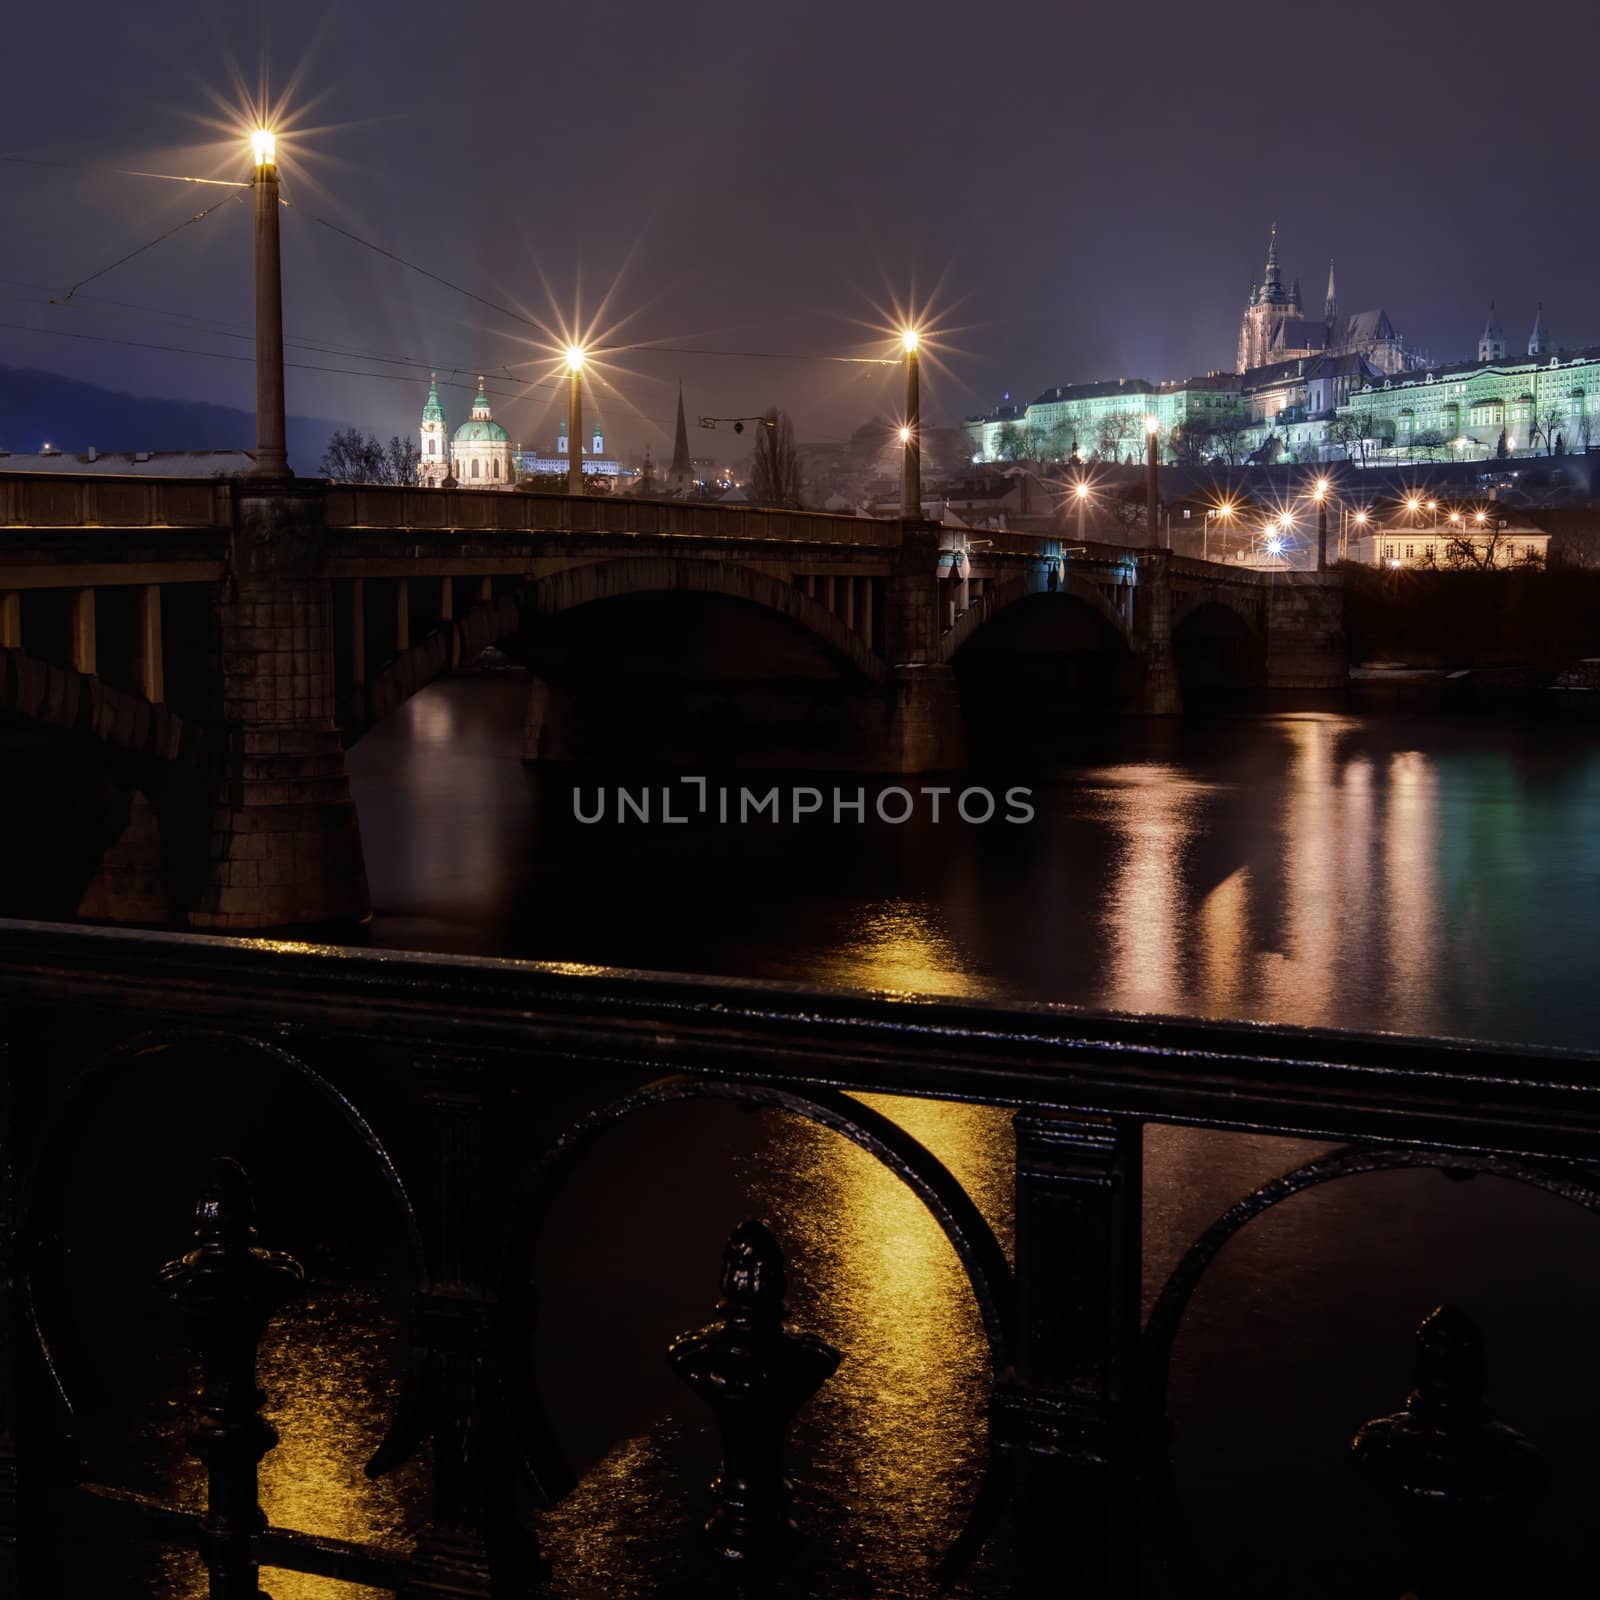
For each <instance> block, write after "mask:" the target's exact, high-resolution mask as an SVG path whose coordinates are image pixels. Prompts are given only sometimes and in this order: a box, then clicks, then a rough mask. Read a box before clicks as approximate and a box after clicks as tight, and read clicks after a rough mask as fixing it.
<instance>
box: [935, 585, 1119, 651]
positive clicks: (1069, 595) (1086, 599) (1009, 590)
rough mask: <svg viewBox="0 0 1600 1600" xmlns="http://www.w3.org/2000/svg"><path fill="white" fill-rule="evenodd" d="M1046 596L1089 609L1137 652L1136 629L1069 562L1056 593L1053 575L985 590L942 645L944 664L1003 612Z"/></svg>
mask: <svg viewBox="0 0 1600 1600" xmlns="http://www.w3.org/2000/svg"><path fill="white" fill-rule="evenodd" d="M1045 594H1054V595H1057V596H1059V597H1060V598H1061V599H1063V600H1070V601H1078V602H1080V603H1082V604H1083V605H1086V606H1088V607H1089V608H1090V610H1092V611H1094V612H1095V613H1096V614H1097V615H1098V616H1099V617H1100V619H1101V620H1102V621H1104V622H1105V623H1107V624H1109V626H1110V627H1111V628H1112V629H1113V630H1114V631H1115V633H1116V634H1117V636H1118V637H1119V638H1120V639H1121V640H1122V642H1123V644H1125V645H1126V646H1127V647H1128V648H1129V649H1130V650H1131V649H1132V648H1133V629H1132V627H1131V626H1130V625H1129V623H1128V621H1127V619H1126V617H1124V616H1123V614H1122V613H1121V611H1119V610H1118V608H1117V607H1116V606H1115V605H1113V604H1112V602H1111V601H1110V600H1108V599H1107V598H1106V595H1105V592H1104V590H1103V589H1102V587H1101V585H1099V584H1098V583H1095V582H1094V581H1093V580H1092V579H1090V578H1086V577H1084V576H1083V575H1082V574H1081V573H1077V572H1074V571H1073V570H1072V567H1071V564H1070V562H1069V564H1068V567H1067V572H1066V576H1065V578H1064V579H1062V580H1061V582H1060V583H1059V585H1058V587H1056V588H1055V589H1051V587H1050V581H1049V574H1048V572H1045V571H1037V572H1025V573H1019V574H1017V575H1016V576H1015V577H1012V578H1007V579H1005V580H1004V581H1002V582H1000V583H997V584H995V585H994V586H993V587H990V588H985V590H984V592H983V593H982V594H981V595H979V596H978V598H977V600H976V601H975V602H974V603H973V604H972V605H971V606H970V607H969V608H968V609H967V610H966V611H964V612H962V614H961V615H960V616H959V617H957V618H956V621H955V626H954V627H952V628H950V629H949V630H948V631H947V632H946V633H945V635H944V637H943V638H942V639H941V640H940V641H939V658H940V660H942V661H944V662H945V663H946V664H949V663H950V662H952V661H954V659H955V657H956V656H957V654H958V653H959V652H960V651H961V650H962V649H963V648H964V647H965V646H966V645H967V644H969V643H970V642H971V641H972V638H973V636H974V635H975V634H976V633H978V632H979V631H980V630H981V629H982V628H983V627H984V626H985V625H986V624H988V623H990V622H992V621H993V620H994V619H995V617H997V616H998V615H999V614H1000V613H1001V612H1002V611H1006V610H1008V609H1009V608H1010V607H1012V606H1014V605H1016V604H1017V602H1018V601H1020V600H1027V599H1030V598H1032V597H1033V596H1035V595H1045Z"/></svg>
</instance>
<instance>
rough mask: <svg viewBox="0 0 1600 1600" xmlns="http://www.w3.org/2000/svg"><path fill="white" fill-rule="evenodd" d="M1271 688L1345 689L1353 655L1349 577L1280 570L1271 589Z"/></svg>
mask: <svg viewBox="0 0 1600 1600" xmlns="http://www.w3.org/2000/svg"><path fill="white" fill-rule="evenodd" d="M1266 614H1267V668H1266V682H1267V688H1268V689H1279V690H1289V691H1304V690H1344V689H1347V688H1348V687H1349V685H1350V657H1349V650H1348V646H1347V644H1346V641H1345V633H1344V576H1343V574H1342V573H1339V572H1336V571H1324V572H1280V573H1278V574H1276V575H1275V580H1274V582H1273V585H1272V587H1271V588H1270V589H1269V590H1268V591H1267V604H1266Z"/></svg>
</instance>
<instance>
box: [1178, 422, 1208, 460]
mask: <svg viewBox="0 0 1600 1600" xmlns="http://www.w3.org/2000/svg"><path fill="white" fill-rule="evenodd" d="M1167 449H1168V451H1169V453H1170V454H1171V456H1172V459H1173V460H1174V461H1175V462H1176V463H1177V464H1178V465H1179V466H1183V467H1197V466H1199V465H1200V463H1201V462H1202V461H1204V460H1205V459H1206V457H1207V456H1208V455H1211V454H1214V453H1215V450H1216V440H1215V436H1214V435H1213V434H1212V433H1211V432H1210V430H1209V429H1207V428H1206V427H1205V426H1204V425H1203V424H1201V423H1199V422H1185V423H1182V424H1180V425H1179V426H1178V427H1176V428H1174V429H1173V430H1172V433H1171V435H1170V436H1169V439H1168V443H1167Z"/></svg>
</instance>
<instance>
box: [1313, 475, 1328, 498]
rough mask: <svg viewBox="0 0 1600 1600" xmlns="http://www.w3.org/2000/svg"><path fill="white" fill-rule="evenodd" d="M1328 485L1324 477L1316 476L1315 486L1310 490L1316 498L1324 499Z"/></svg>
mask: <svg viewBox="0 0 1600 1600" xmlns="http://www.w3.org/2000/svg"><path fill="white" fill-rule="evenodd" d="M1329 487H1330V485H1329V483H1328V480H1327V479H1326V478H1318V479H1317V485H1316V488H1314V489H1313V490H1312V491H1311V492H1312V495H1313V496H1314V497H1315V498H1316V499H1318V500H1326V499H1327V498H1328V489H1329Z"/></svg>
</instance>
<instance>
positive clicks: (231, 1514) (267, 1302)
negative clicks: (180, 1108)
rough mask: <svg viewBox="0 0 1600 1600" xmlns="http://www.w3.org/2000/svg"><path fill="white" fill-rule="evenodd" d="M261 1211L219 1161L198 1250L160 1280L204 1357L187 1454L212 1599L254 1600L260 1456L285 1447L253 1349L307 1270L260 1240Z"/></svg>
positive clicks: (202, 1208) (203, 1208)
mask: <svg viewBox="0 0 1600 1600" xmlns="http://www.w3.org/2000/svg"><path fill="white" fill-rule="evenodd" d="M255 1234H256V1230H255V1204H254V1201H253V1200H252V1198H251V1194H250V1184H249V1180H248V1179H247V1178H246V1177H245V1172H244V1168H243V1167H241V1166H240V1165H239V1163H238V1162H237V1161H234V1160H231V1159H227V1158H224V1159H222V1160H219V1161H216V1162H214V1163H213V1164H212V1167H211V1173H210V1177H209V1179H208V1181H207V1184H206V1187H205V1190H204V1192H203V1193H202V1195H201V1197H200V1204H199V1207H198V1210H197V1212H196V1222H195V1231H194V1236H195V1247H194V1249H192V1250H191V1251H189V1252H188V1254H187V1255H183V1256H180V1257H179V1258H178V1259H177V1260H176V1261H169V1262H168V1263H167V1264H166V1266H164V1267H163V1268H162V1269H161V1282H162V1284H163V1285H164V1286H165V1287H166V1290H167V1293H168V1295H169V1296H170V1297H171V1299H172V1300H173V1301H174V1302H176V1304H177V1305H178V1307H179V1309H180V1310H181V1311H182V1312H183V1313H184V1316H185V1317H186V1318H187V1319H188V1321H189V1324H190V1327H191V1328H192V1329H193V1344H194V1348H195V1349H196V1351H197V1352H198V1354H199V1356H200V1374H201V1390H200V1403H199V1409H198V1414H197V1416H196V1417H195V1421H194V1425H193V1426H192V1427H191V1428H190V1429H189V1434H188V1441H189V1451H190V1454H192V1455H194V1456H196V1457H198V1458H199V1460H201V1461H202V1462H204V1463H205V1467H206V1516H205V1526H206V1530H207V1534H208V1539H207V1542H206V1548H205V1552H204V1553H205V1557H206V1565H207V1567H208V1569H209V1572H210V1580H211V1581H210V1593H211V1597H212V1600H257V1597H258V1596H260V1595H261V1590H260V1588H259V1585H258V1581H257V1568H256V1562H255V1555H254V1552H253V1551H252V1549H251V1536H252V1535H253V1534H255V1533H256V1532H257V1531H259V1530H260V1529H261V1528H264V1527H265V1526H266V1518H265V1516H264V1515H263V1513H262V1510H261V1505H260V1502H259V1500H258V1498H257V1482H256V1473H257V1468H258V1467H259V1465H260V1462H261V1458H262V1457H263V1456H264V1455H266V1453H267V1452H268V1451H269V1450H270V1449H272V1447H273V1446H274V1445H275V1444H276V1443H277V1442H278V1435H277V1432H276V1430H275V1429H274V1428H273V1427H272V1425H271V1423H269V1422H268V1421H267V1420H266V1418H265V1417H263V1416H262V1415H261V1409H260V1408H261V1405H262V1403H263V1401H264V1400H265V1399H266V1396H265V1395H264V1394H262V1392H261V1390H260V1389H258V1388H257V1387H256V1349H257V1346H258V1345H259V1344H260V1342H261V1335H262V1334H263V1332H265V1330H266V1326H267V1323H268V1322H269V1321H270V1320H271V1319H272V1317H273V1316H274V1315H275V1314H276V1313H277V1312H278V1311H279V1310H280V1309H281V1308H282V1307H283V1306H284V1305H285V1304H286V1303H287V1302H288V1301H289V1300H290V1299H291V1298H292V1297H293V1296H294V1294H295V1293H296V1292H297V1291H298V1289H299V1286H300V1282H301V1279H302V1277H303V1276H304V1274H303V1273H302V1271H301V1267H300V1263H299V1262H298V1261H296V1260H295V1259H294V1258H293V1257H292V1256H288V1255H284V1254H283V1253H282V1252H281V1251H277V1250H263V1249H262V1248H261V1247H260V1246H258V1245H256V1244H255V1243H254V1242H253V1241H254V1239H255Z"/></svg>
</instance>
